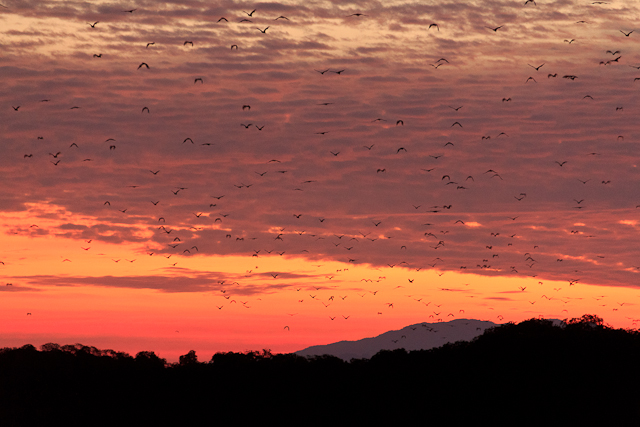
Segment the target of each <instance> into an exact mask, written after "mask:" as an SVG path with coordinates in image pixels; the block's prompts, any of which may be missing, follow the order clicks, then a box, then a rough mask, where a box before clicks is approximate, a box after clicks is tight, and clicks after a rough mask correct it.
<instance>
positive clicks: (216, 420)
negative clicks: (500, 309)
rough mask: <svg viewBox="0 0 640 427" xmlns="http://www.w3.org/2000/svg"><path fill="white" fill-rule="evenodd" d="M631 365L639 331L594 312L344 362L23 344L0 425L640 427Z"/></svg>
mask: <svg viewBox="0 0 640 427" xmlns="http://www.w3.org/2000/svg"><path fill="white" fill-rule="evenodd" d="M639 366H640V332H638V331H637V330H622V329H613V328H610V327H608V326H606V325H604V324H603V322H602V319H600V318H598V317H596V316H583V317H582V318H580V319H573V320H570V321H566V322H565V323H564V325H562V326H553V324H552V323H551V321H547V320H537V319H531V320H528V321H525V322H522V323H520V324H517V325H516V324H506V325H502V326H500V327H496V328H493V329H489V330H487V331H486V332H485V333H484V334H483V335H481V336H479V337H477V338H476V339H474V340H473V341H472V342H458V343H455V344H449V345H445V346H443V347H441V348H437V349H432V350H425V351H412V352H406V351H404V350H395V351H381V352H380V353H378V354H376V355H375V356H373V357H372V358H371V359H358V360H355V359H354V360H352V361H351V362H344V361H342V360H341V359H338V358H336V357H332V356H321V357H315V358H311V359H307V358H304V357H301V356H297V355H294V354H271V353H270V352H269V351H267V350H263V351H262V352H250V353H217V354H215V355H213V357H212V358H211V360H210V361H208V362H199V361H198V359H197V356H196V354H195V352H193V351H191V352H189V353H187V354H185V355H184V356H181V357H180V363H177V364H167V363H166V361H165V360H164V359H160V358H158V357H157V356H156V355H155V354H154V353H152V352H140V353H138V354H137V355H136V356H135V357H132V356H130V355H128V354H126V353H120V352H115V351H113V350H98V349H96V348H94V347H87V346H83V345H80V344H76V345H66V346H59V345H57V344H45V345H44V346H42V348H41V350H40V351H38V350H37V349H36V348H35V347H33V346H31V345H26V346H23V347H21V348H4V349H2V350H0V425H2V426H13V425H43V426H44V425H65V426H67V425H141V426H146V425H154V424H155V425H175V426H182V425H188V424H192V423H195V422H204V423H205V424H204V425H220V426H227V425H250V424H257V423H260V424H263V425H299V426H306V425H322V426H329V425H353V426H363V425H382V424H386V423H389V424H390V425H394V426H400V425H439V424H440V423H441V422H446V423H447V424H448V425H480V423H481V422H482V424H483V425H510V426H516V425H563V424H564V425H609V426H614V425H615V426H620V425H635V426H638V425H640V367H639ZM483 421H484V422H483ZM488 423H491V424H488Z"/></svg>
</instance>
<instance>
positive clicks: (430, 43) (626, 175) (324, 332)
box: [0, 0, 640, 360]
mask: <svg viewBox="0 0 640 427" xmlns="http://www.w3.org/2000/svg"><path fill="white" fill-rule="evenodd" d="M639 18H640V7H638V5H637V4H635V3H633V2H623V1H619V0H613V1H607V2H591V1H542V0H541V1H537V2H535V3H534V2H531V1H530V2H526V3H525V2H524V1H511V0H509V1H507V0H500V1H491V0H489V1H482V2H480V1H451V2H436V1H428V2H427V1H425V2H403V1H385V2H381V1H380V2H378V1H367V0H363V1H352V2H348V1H305V2H300V1H289V2H267V3H260V2H257V3H248V2H239V1H217V2H216V1H195V0H194V1H132V2H101V1H64V0H63V1H43V0H39V1H19V0H3V1H2V6H1V7H0V28H1V30H0V48H1V51H2V55H0V78H1V79H2V82H3V84H2V86H1V87H0V109H1V111H2V114H1V115H0V134H1V135H2V137H1V138H0V143H1V144H2V155H1V156H0V180H1V182H2V183H3V185H2V191H1V192H0V243H1V244H0V291H1V293H0V324H2V328H1V329H0V346H1V347H7V346H20V345H24V344H27V343H30V344H34V345H41V344H44V343H47V342H57V343H59V344H70V343H76V342H80V343H82V344H85V345H94V346H97V347H99V348H113V349H115V350H118V351H127V352H130V353H133V354H135V353H136V352H138V351H143V350H146V351H155V352H156V353H157V354H158V355H160V356H161V357H165V358H167V359H168V360H177V357H178V355H181V354H185V353H187V352H188V351H189V350H192V349H193V350H196V352H197V354H198V355H199V356H200V359H201V360H206V359H208V358H210V356H211V355H212V354H213V353H214V352H217V351H246V350H260V349H263V348H267V349H271V350H272V351H274V352H291V351H296V350H300V349H302V348H305V347H307V346H311V345H319V344H327V343H331V342H336V341H340V340H355V339H360V338H364V337H369V336H375V335H378V334H380V333H382V332H385V331H387V330H391V329H399V328H402V327H404V326H407V325H409V324H413V323H419V322H438V321H448V320H452V319H459V318H475V319H482V320H490V321H493V322H496V323H503V322H509V321H515V322H517V321H521V320H525V319H529V318H532V317H539V316H542V317H546V318H559V319H564V318H572V317H580V316H582V315H583V314H596V315H599V316H601V317H603V318H604V320H605V322H608V323H609V324H611V325H613V326H615V327H623V328H636V327H637V323H638V322H639V320H638V319H639V318H640V313H639V312H638V306H639V303H640V292H639V289H638V287H639V285H640V283H639V281H638V278H639V275H638V274H639V273H640V256H639V255H640V245H639V244H638V242H639V241H640V233H639V231H640V222H639V218H640V174H639V173H638V167H637V164H638V160H639V158H638V155H639V154H640V150H639V147H638V142H639V139H640V132H639V129H638V124H637V123H638V122H637V120H636V117H637V116H638V114H639V113H640V102H639V100H638V91H640V50H639V41H640V33H636V32H635V28H634V26H633V25H634V23H635V22H637V21H638V19H639Z"/></svg>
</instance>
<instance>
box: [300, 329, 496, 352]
mask: <svg viewBox="0 0 640 427" xmlns="http://www.w3.org/2000/svg"><path fill="white" fill-rule="evenodd" d="M495 326H498V325H497V324H496V323H493V322H490V321H487V320H474V319H455V320H451V321H449V322H438V323H427V322H422V323H416V324H414V325H409V326H405V327H404V328H402V329H399V330H395V331H387V332H385V333H382V334H380V335H378V336H375V337H371V338H363V339H360V340H357V341H338V342H335V343H331V344H326V345H314V346H311V347H307V348H305V349H303V350H299V351H296V352H295V353H296V354H297V355H300V356H319V355H324V354H329V355H331V356H336V357H339V358H341V359H343V360H346V361H349V360H351V359H369V358H371V357H372V356H373V355H374V354H376V353H378V352H380V351H381V350H396V349H399V348H404V349H405V350H407V351H411V350H429V349H431V348H435V347H441V346H443V345H444V344H447V343H454V342H457V341H471V340H472V339H473V338H475V337H477V336H478V335H482V333H483V332H484V331H485V330H486V329H488V328H491V327H495Z"/></svg>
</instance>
